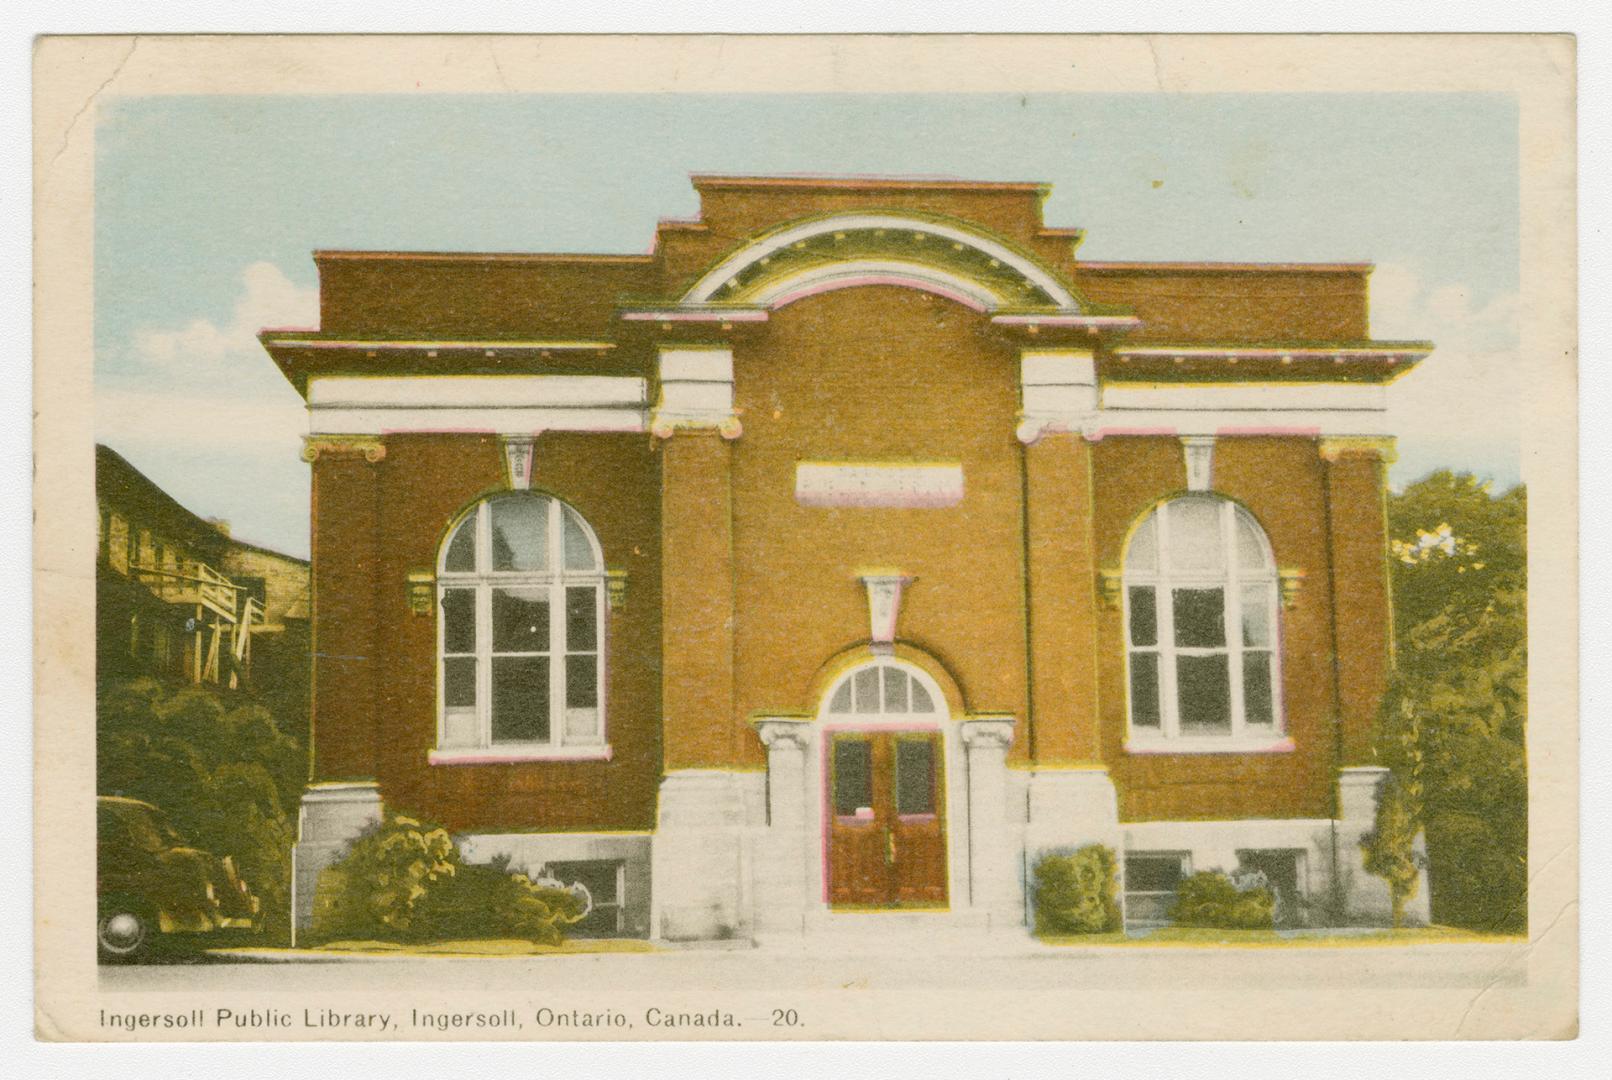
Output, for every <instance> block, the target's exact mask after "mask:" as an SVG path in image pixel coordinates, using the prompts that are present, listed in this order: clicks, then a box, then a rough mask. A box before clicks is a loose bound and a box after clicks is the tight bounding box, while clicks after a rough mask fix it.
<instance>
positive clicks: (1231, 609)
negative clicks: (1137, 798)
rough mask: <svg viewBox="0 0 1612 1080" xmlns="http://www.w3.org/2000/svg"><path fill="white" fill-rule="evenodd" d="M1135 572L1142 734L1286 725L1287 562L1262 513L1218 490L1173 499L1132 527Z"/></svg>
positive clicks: (1130, 575)
mask: <svg viewBox="0 0 1612 1080" xmlns="http://www.w3.org/2000/svg"><path fill="white" fill-rule="evenodd" d="M1124 577H1125V633H1126V657H1127V667H1128V670H1129V688H1130V693H1129V704H1130V737H1131V743H1132V744H1133V745H1135V746H1139V747H1141V748H1144V749H1145V748H1146V746H1147V744H1149V743H1160V742H1164V743H1169V744H1172V745H1174V746H1175V747H1176V748H1178V749H1191V748H1192V746H1191V745H1190V744H1192V743H1197V744H1198V745H1199V746H1202V747H1204V748H1216V744H1222V743H1224V744H1228V745H1229V744H1241V743H1242V742H1243V741H1244V740H1247V741H1248V742H1250V743H1264V744H1268V743H1269V742H1270V741H1271V739H1272V738H1273V737H1274V736H1276V735H1278V734H1279V732H1280V731H1281V726H1282V725H1281V715H1280V700H1279V697H1278V695H1277V693H1276V688H1277V687H1278V686H1280V680H1279V678H1278V675H1279V670H1280V665H1279V657H1278V647H1277V639H1276V633H1277V622H1276V619H1277V584H1276V582H1277V576H1276V564H1275V560H1273V559H1272V558H1271V552H1270V545H1269V543H1268V542H1267V540H1266V538H1265V534H1264V531H1263V530H1261V529H1260V527H1259V524H1258V523H1257V522H1256V521H1255V520H1254V519H1253V517H1252V516H1251V515H1250V514H1249V513H1248V512H1247V511H1245V510H1243V509H1242V508H1241V507H1239V506H1237V505H1236V504H1235V503H1232V502H1230V501H1228V500H1226V499H1220V498H1216V497H1214V496H1208V495H1192V496H1186V497H1183V498H1178V499H1172V500H1171V501H1169V502H1167V503H1164V504H1162V505H1160V506H1158V507H1156V508H1154V510H1153V511H1152V512H1151V513H1149V514H1148V516H1147V517H1146V518H1145V519H1144V520H1143V521H1142V523H1141V525H1139V526H1138V527H1137V529H1136V531H1135V532H1134V533H1133V534H1132V535H1131V541H1130V545H1129V547H1128V549H1127V551H1126V555H1125V575H1124Z"/></svg>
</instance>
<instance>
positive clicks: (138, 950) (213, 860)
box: [95, 795, 262, 961]
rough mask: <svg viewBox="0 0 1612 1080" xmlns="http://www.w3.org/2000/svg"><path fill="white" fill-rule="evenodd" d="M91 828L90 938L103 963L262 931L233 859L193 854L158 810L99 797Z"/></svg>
mask: <svg viewBox="0 0 1612 1080" xmlns="http://www.w3.org/2000/svg"><path fill="white" fill-rule="evenodd" d="M96 825H97V828H96V837H97V858H96V895H97V908H98V913H97V920H96V933H95V939H96V943H97V946H98V948H99V952H100V956H101V958H102V959H103V960H110V961H127V960H134V959H137V958H143V957H145V956H147V955H149V954H150V953H152V952H153V951H155V950H156V949H157V947H158V946H159V944H169V945H196V944H200V943H202V942H203V941H207V940H213V939H214V938H216V935H218V934H219V933H220V932H222V931H248V930H257V929H261V926H262V919H261V907H262V905H261V903H260V901H259V900H258V898H257V897H256V896H254V895H253V893H252V890H251V889H250V888H249V887H248V886H247V884H246V882H245V881H243V880H242V879H241V876H240V874H238V873H237V872H236V869H235V863H234V860H232V859H231V858H229V857H228V856H225V857H223V858H220V857H218V856H216V855H212V854H210V853H208V852H206V851H202V850H200V849H199V848H195V847H192V846H191V845H190V844H189V843H188V842H186V840H185V838H184V837H182V836H181V835H180V834H179V832H178V831H177V830H175V829H174V827H173V826H172V825H171V824H170V823H169V821H168V819H167V817H166V816H165V815H164V814H163V812H162V811H161V810H159V809H157V807H155V806H152V805H151V804H150V803H146V802H140V801H139V800H137V799H125V798H120V797H116V796H110V795H103V796H101V797H100V798H98V799H97V800H96ZM204 935H213V936H214V938H208V937H205V936H204Z"/></svg>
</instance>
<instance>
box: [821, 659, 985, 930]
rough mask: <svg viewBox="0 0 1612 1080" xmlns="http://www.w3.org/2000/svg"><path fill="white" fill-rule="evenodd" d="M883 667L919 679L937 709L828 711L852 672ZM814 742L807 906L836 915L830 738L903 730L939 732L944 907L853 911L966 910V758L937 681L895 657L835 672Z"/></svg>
mask: <svg viewBox="0 0 1612 1080" xmlns="http://www.w3.org/2000/svg"><path fill="white" fill-rule="evenodd" d="M873 666H886V667H894V668H898V669H900V670H901V671H903V672H905V673H906V674H907V675H908V676H909V677H910V678H912V679H915V680H917V681H918V682H919V683H920V684H922V686H923V687H924V689H925V690H927V691H928V692H929V694H930V696H931V699H932V700H933V701H934V703H935V705H936V711H935V712H933V713H930V714H927V715H921V716H918V717H913V716H911V715H910V714H909V715H903V714H884V713H867V714H844V713H834V712H830V711H829V702H830V700H831V699H832V697H833V694H834V692H835V691H836V690H837V689H838V688H839V686H840V684H841V683H842V682H843V681H844V680H846V679H850V678H852V677H854V675H855V673H856V672H858V671H861V670H863V669H865V668H868V667H873ZM811 729H812V730H811V741H812V744H813V745H811V746H810V747H809V748H808V749H807V751H806V762H805V765H806V770H805V771H806V778H805V779H806V785H805V787H806V795H807V800H808V802H807V814H806V820H807V821H808V822H815V825H812V826H810V827H811V828H815V830H816V836H815V837H814V838H813V844H812V858H811V859H810V861H809V868H808V875H807V882H806V895H807V896H808V897H809V898H810V903H811V906H812V907H813V908H815V909H817V910H819V911H823V912H828V913H834V912H836V911H839V910H842V909H836V908H835V907H834V906H833V905H832V904H831V903H830V902H829V895H828V884H829V873H828V858H829V842H830V830H831V827H832V824H833V811H834V807H833V793H832V792H831V791H830V790H829V780H830V777H831V769H830V765H829V753H830V749H831V747H830V744H831V743H832V742H833V741H834V740H833V736H834V735H835V734H838V733H840V732H845V733H858V734H882V733H890V734H896V733H898V732H902V731H912V732H938V733H939V734H940V736H941V739H940V752H941V761H940V767H941V769H942V773H943V776H944V784H945V787H944V789H943V791H942V793H941V798H942V802H943V809H944V810H945V814H944V828H945V831H946V900H945V904H944V906H943V907H940V906H937V907H931V908H927V909H920V908H913V907H907V908H901V907H892V908H889V909H879V908H857V909H855V910H856V912H857V913H864V912H873V913H877V912H879V911H881V910H889V911H916V910H951V911H957V910H959V909H961V908H964V907H967V906H969V893H968V881H969V877H968V874H969V864H968V855H969V852H968V810H967V807H968V786H967V767H966V762H967V758H966V756H965V750H966V748H965V747H964V746H963V740H962V735H961V731H960V728H959V725H958V723H957V717H956V716H955V715H954V714H953V711H952V704H951V700H950V699H949V698H948V696H947V695H946V693H945V691H944V689H943V688H942V687H941V685H940V683H939V682H938V681H936V679H935V678H934V677H933V676H931V675H930V674H929V673H928V672H927V671H924V670H923V668H921V667H919V666H918V665H916V664H913V663H911V662H909V661H905V660H902V659H900V658H899V657H894V656H876V657H870V658H866V659H864V660H863V661H862V662H860V663H856V664H853V665H850V666H848V667H847V668H845V669H843V670H842V671H840V672H839V673H838V676H837V677H836V678H835V679H833V680H832V682H830V684H829V685H828V687H827V689H826V690H825V692H824V693H823V695H822V698H821V699H820V701H819V702H818V709H817V714H816V716H815V718H814V719H813V721H812V724H811Z"/></svg>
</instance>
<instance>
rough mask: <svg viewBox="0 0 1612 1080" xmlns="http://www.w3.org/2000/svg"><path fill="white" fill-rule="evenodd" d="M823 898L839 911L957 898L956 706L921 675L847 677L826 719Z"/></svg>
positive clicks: (902, 666)
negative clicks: (953, 880)
mask: <svg viewBox="0 0 1612 1080" xmlns="http://www.w3.org/2000/svg"><path fill="white" fill-rule="evenodd" d="M818 719H819V728H820V730H821V740H820V744H821V747H822V758H821V781H822V782H821V785H820V789H821V791H822V815H821V821H822V829H823V860H822V873H823V892H824V899H825V900H826V901H827V903H828V904H829V906H830V907H833V908H841V909H844V908H914V907H944V906H946V905H947V902H948V899H949V895H950V890H949V887H948V885H949V877H950V873H949V871H950V863H951V860H950V858H949V841H950V830H949V829H948V827H947V818H948V807H949V805H950V804H951V802H952V800H951V798H950V797H949V791H948V784H947V768H946V763H947V757H948V754H947V742H948V737H949V734H950V732H949V730H948V728H949V725H948V724H947V720H948V719H949V713H948V710H947V707H946V698H945V696H944V694H943V693H942V692H941V689H940V687H939V686H938V685H936V684H935V682H934V681H933V679H932V678H931V677H930V676H929V675H928V674H927V673H925V672H923V671H922V670H920V669H919V668H917V667H915V666H913V665H910V664H906V663H903V662H901V661H899V660H895V659H893V658H880V659H876V660H873V661H870V662H867V663H864V664H862V665H860V666H858V667H856V668H853V669H852V670H851V671H849V672H846V673H845V674H844V675H843V676H841V677H840V679H839V680H838V681H837V682H836V683H835V684H834V685H833V686H832V687H831V688H830V689H829V691H828V693H827V694H825V695H824V698H823V703H822V707H821V709H820V711H819V717H818Z"/></svg>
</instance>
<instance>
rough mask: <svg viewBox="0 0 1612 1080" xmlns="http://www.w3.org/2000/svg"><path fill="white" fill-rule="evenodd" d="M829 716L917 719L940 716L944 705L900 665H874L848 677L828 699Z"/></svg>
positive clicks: (858, 670) (843, 679)
mask: <svg viewBox="0 0 1612 1080" xmlns="http://www.w3.org/2000/svg"><path fill="white" fill-rule="evenodd" d="M825 711H826V713H827V714H828V715H829V716H841V717H847V716H848V717H861V718H863V719H867V718H869V717H872V716H906V717H912V718H914V719H921V718H927V717H937V716H939V715H941V711H942V706H941V703H940V702H938V701H937V700H936V696H935V693H934V692H933V691H932V690H931V689H930V688H929V687H927V686H925V685H924V681H923V680H922V679H920V678H918V677H917V676H915V675H912V674H910V673H909V672H908V671H907V670H906V669H905V668H904V667H902V666H901V665H899V664H893V663H889V662H884V661H880V662H875V663H872V664H868V665H866V666H864V667H859V668H857V669H856V670H855V671H853V672H851V673H850V674H849V675H846V676H845V677H844V678H842V679H841V680H840V682H839V685H838V686H836V687H835V688H834V689H833V691H832V692H830V694H829V696H828V708H827V709H826V710H825Z"/></svg>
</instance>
